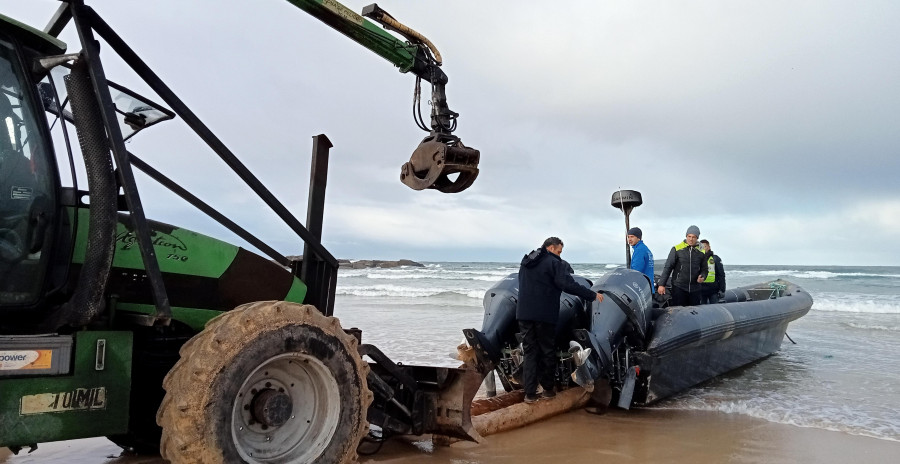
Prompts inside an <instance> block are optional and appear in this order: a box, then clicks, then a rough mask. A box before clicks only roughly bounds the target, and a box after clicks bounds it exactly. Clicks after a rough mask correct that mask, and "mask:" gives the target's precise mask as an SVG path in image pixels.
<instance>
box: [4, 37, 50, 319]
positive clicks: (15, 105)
mask: <svg viewBox="0 0 900 464" xmlns="http://www.w3.org/2000/svg"><path fill="white" fill-rule="evenodd" d="M20 56H21V55H20V54H18V53H17V48H16V46H15V42H14V41H13V40H11V39H9V38H8V37H6V36H4V35H2V34H0V307H10V306H17V307H24V306H31V305H34V304H35V303H37V302H38V301H39V299H40V297H41V295H42V292H43V287H44V281H45V279H44V276H45V273H46V269H47V265H48V261H49V256H48V251H49V250H47V249H45V248H49V246H47V247H45V245H49V244H50V243H51V238H50V237H51V235H50V234H51V233H53V230H51V229H53V227H52V226H51V225H52V224H54V223H55V220H54V219H55V215H56V202H57V200H56V199H57V194H56V182H55V181H56V178H57V176H56V171H55V167H53V166H54V165H53V164H52V163H51V161H53V153H52V148H51V146H50V144H49V143H48V140H47V139H46V138H45V137H46V134H47V133H46V130H45V128H44V127H43V126H41V125H40V124H41V122H42V121H40V120H39V119H38V117H43V114H42V113H43V109H42V108H41V107H39V106H37V105H38V102H37V101H36V100H35V94H34V92H35V89H36V87H35V85H33V84H31V80H30V78H29V76H28V75H27V74H26V73H25V71H24V67H23V60H21V59H20Z"/></svg>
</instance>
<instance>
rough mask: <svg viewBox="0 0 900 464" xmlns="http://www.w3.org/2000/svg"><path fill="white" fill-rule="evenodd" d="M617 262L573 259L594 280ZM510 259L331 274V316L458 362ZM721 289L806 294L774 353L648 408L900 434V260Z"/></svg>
mask: <svg viewBox="0 0 900 464" xmlns="http://www.w3.org/2000/svg"><path fill="white" fill-rule="evenodd" d="M619 266H620V265H619V264H573V268H574V269H575V272H576V273H577V274H579V275H582V276H584V277H586V278H588V279H596V278H597V277H600V276H601V275H603V274H604V273H606V272H609V271H610V270H611V269H614V268H616V267H619ZM517 271H518V266H517V265H516V264H514V263H450V262H444V263H427V264H426V265H425V267H402V268H392V269H377V268H376V269H344V270H341V271H339V278H338V288H337V298H336V304H335V311H334V312H335V315H336V316H338V317H339V318H340V319H341V322H342V325H344V326H345V327H351V326H354V327H358V328H360V329H362V330H363V341H364V342H365V343H372V344H374V345H376V346H378V347H379V348H381V349H382V350H383V351H384V352H385V353H386V354H387V355H388V356H389V357H391V358H392V359H394V360H395V361H398V362H402V363H404V364H424V365H439V366H447V367H456V366H458V365H459V361H456V360H455V359H454V358H453V355H454V354H455V352H456V346H457V345H458V344H459V343H461V342H462V340H463V335H462V329H465V328H473V327H474V328H481V323H482V318H483V307H482V299H483V297H484V293H485V291H486V290H487V289H488V288H490V287H491V286H492V285H493V284H494V283H495V282H497V281H498V280H500V279H501V278H503V277H505V276H507V275H509V274H510V273H514V272H517ZM725 273H726V282H727V284H728V287H729V288H731V287H739V286H743V285H751V284H756V283H761V282H766V281H770V280H774V279H777V278H781V279H785V280H788V281H791V282H793V283H795V284H798V285H800V286H801V287H803V288H804V289H805V290H807V291H808V292H809V293H810V294H811V295H812V297H813V301H814V303H813V308H812V310H811V311H810V312H809V314H807V315H806V316H804V317H803V318H801V319H799V320H796V321H794V322H792V323H791V324H790V326H789V327H788V335H789V336H790V338H791V339H793V341H794V342H796V344H794V343H792V342H791V341H790V340H788V339H787V338H786V339H785V340H784V342H783V343H782V346H781V350H780V351H778V352H777V353H775V354H774V355H772V356H770V357H768V358H766V359H764V360H762V361H758V362H756V363H753V364H751V365H749V366H746V367H744V368H741V369H738V370H736V371H733V372H731V373H729V374H726V375H723V376H720V377H719V378H717V379H714V380H712V381H710V382H707V383H705V384H702V385H700V386H698V387H695V388H692V389H690V390H688V391H685V392H683V393H681V394H679V395H677V396H675V397H673V398H669V399H666V400H663V401H661V402H660V403H657V404H656V405H653V406H651V408H667V409H687V410H709V411H721V412H725V413H730V414H741V415H747V416H752V417H757V418H762V419H765V420H768V421H772V422H777V423H784V424H792V425H796V426H800V427H815V428H821V429H826V430H835V431H842V432H846V433H850V434H855V435H863V436H869V437H874V438H879V439H884V440H893V441H900V356H898V355H897V354H898V353H900V267H838V266H729V265H726V266H725Z"/></svg>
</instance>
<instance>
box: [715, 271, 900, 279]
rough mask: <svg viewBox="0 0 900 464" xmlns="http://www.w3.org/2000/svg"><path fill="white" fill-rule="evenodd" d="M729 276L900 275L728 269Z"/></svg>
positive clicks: (884, 276)
mask: <svg viewBox="0 0 900 464" xmlns="http://www.w3.org/2000/svg"><path fill="white" fill-rule="evenodd" d="M726 272H727V273H728V274H729V275H733V276H744V277H755V276H760V277H794V278H798V279H823V280H826V279H837V278H841V277H874V278H887V279H898V278H900V274H875V273H871V272H832V271H817V270H809V269H807V270H799V269H777V270H776V269H771V270H769V269H767V270H763V269H760V270H737V269H736V270H730V269H726Z"/></svg>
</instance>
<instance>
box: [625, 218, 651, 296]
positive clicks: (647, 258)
mask: <svg viewBox="0 0 900 464" xmlns="http://www.w3.org/2000/svg"><path fill="white" fill-rule="evenodd" d="M643 235H644V234H643V232H641V229H639V228H637V227H632V228H630V229H628V236H627V237H626V239H627V240H628V244H629V245H631V249H632V253H631V268H632V269H634V270H635V271H638V272H641V273H643V274H644V275H645V276H647V278H648V279H650V289H651V290H650V291H651V292H652V291H653V288H654V286H653V253H651V252H650V249H649V248H647V245H646V244H644V242H643V240H641V237H643Z"/></svg>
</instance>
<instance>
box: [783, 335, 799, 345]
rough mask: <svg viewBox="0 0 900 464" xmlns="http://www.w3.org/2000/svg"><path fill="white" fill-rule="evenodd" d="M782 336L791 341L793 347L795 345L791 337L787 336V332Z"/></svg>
mask: <svg viewBox="0 0 900 464" xmlns="http://www.w3.org/2000/svg"><path fill="white" fill-rule="evenodd" d="M784 336H785V337H787V339H788V340H790V341H791V343H793V344H795V345H796V344H797V342H795V341H794V339H793V338H791V336H790V335H788V333H787V332H785V333H784Z"/></svg>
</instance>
